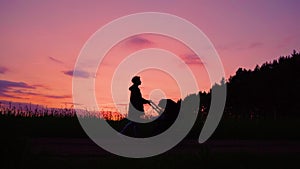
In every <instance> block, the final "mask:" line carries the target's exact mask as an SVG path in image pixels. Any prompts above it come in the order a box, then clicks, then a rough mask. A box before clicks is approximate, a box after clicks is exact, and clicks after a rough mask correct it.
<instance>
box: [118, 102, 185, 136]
mask: <svg viewBox="0 0 300 169" xmlns="http://www.w3.org/2000/svg"><path fill="white" fill-rule="evenodd" d="M150 106H151V107H152V109H153V110H155V111H156V112H157V113H158V114H159V117H157V118H156V119H155V120H153V121H151V122H148V123H138V122H133V121H129V122H128V123H127V125H126V126H125V127H124V128H123V130H124V129H126V128H131V131H129V132H126V133H125V132H123V130H122V131H121V133H123V134H125V135H127V136H131V137H140V138H146V137H152V136H155V135H158V134H160V133H162V132H164V131H165V130H167V129H168V128H169V127H170V126H171V125H172V124H173V123H174V121H175V120H176V118H177V116H178V113H179V110H180V101H178V102H177V103H176V102H174V101H173V100H171V99H162V100H160V101H159V104H158V105H156V104H155V103H154V102H152V101H150ZM128 126H130V127H128Z"/></svg>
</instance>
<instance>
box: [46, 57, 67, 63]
mask: <svg viewBox="0 0 300 169" xmlns="http://www.w3.org/2000/svg"><path fill="white" fill-rule="evenodd" d="M48 58H49V59H50V60H51V61H53V62H55V63H59V64H64V62H63V61H60V60H58V59H56V58H54V57H51V56H48Z"/></svg>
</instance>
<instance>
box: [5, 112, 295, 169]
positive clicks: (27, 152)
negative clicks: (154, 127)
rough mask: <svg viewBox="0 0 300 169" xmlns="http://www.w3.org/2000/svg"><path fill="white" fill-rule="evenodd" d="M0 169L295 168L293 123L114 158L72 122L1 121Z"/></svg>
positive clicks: (259, 125) (255, 126)
mask: <svg viewBox="0 0 300 169" xmlns="http://www.w3.org/2000/svg"><path fill="white" fill-rule="evenodd" d="M0 121H1V123H0V125H1V126H0V129H1V133H2V136H3V137H1V141H0V148H1V149H0V153H1V163H0V168H1V169H9V168H11V169H15V168H16V169H18V168H22V169H35V168H37V169H40V168H43V169H47V168H49V169H50V168H51V169H60V168H64V169H65V168H71V169H73V168H74V169H77V168H78V169H79V168H80V169H81V168H84V169H88V168H138V169H142V168H143V169H147V168H151V169H152V168H232V169H235V168H237V169H248V168H249V169H250V168H272V169H274V168H280V169H282V168H299V161H300V144H299V140H300V139H299V131H298V130H297V129H299V125H300V123H299V122H298V121H297V120H286V121H282V120H281V121H256V122H254V121H228V120H227V121H224V120H223V121H222V122H221V123H220V125H219V127H218V128H217V130H216V132H215V134H214V135H213V137H212V138H211V139H209V140H208V141H207V142H206V143H204V144H199V143H197V141H196V140H195V139H194V138H193V136H190V137H187V138H186V139H185V140H184V141H182V142H181V143H179V144H178V145H177V146H175V147H174V148H173V149H171V150H169V151H167V152H165V153H163V154H161V155H158V156H154V157H150V158H143V159H131V158H125V157H120V156H117V155H113V154H111V153H109V152H106V151H105V150H103V149H101V148H100V147H99V146H97V145H96V144H95V143H94V142H93V141H91V140H90V139H89V138H88V137H87V136H86V135H85V134H84V132H82V129H81V127H80V126H79V125H78V121H77V119H76V118H73V119H72V118H61V119H58V118H54V117H52V118H50V117H49V118H44V119H24V118H7V119H5V118H3V117H2V118H1V119H0Z"/></svg>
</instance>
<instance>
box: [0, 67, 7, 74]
mask: <svg viewBox="0 0 300 169" xmlns="http://www.w3.org/2000/svg"><path fill="white" fill-rule="evenodd" d="M7 71H8V69H7V68H6V67H3V66H0V74H4V73H6V72H7Z"/></svg>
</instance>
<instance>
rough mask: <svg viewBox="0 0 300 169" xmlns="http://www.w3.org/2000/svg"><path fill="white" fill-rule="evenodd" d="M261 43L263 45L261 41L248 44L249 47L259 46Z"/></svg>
mask: <svg viewBox="0 0 300 169" xmlns="http://www.w3.org/2000/svg"><path fill="white" fill-rule="evenodd" d="M262 45H263V43H261V42H254V43H251V44H250V45H249V49H253V48H257V47H261V46H262Z"/></svg>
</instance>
